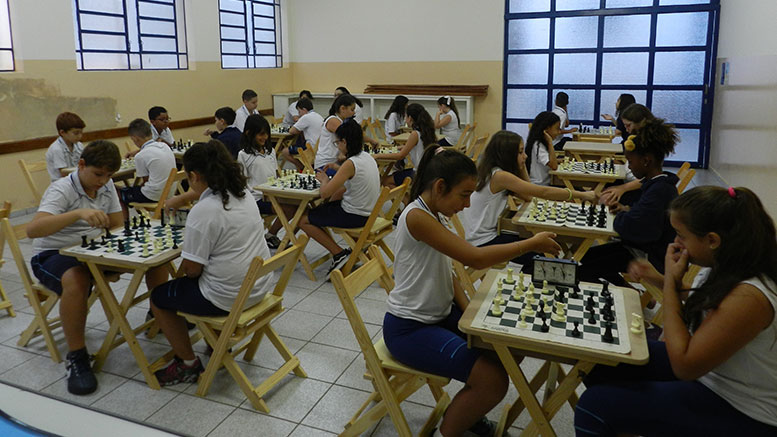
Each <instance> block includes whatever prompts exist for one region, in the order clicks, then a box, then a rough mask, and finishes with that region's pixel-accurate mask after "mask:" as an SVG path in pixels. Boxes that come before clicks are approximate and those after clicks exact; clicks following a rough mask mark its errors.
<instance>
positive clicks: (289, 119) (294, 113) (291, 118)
mask: <svg viewBox="0 0 777 437" xmlns="http://www.w3.org/2000/svg"><path fill="white" fill-rule="evenodd" d="M303 99H308V100H310V101H312V100H313V94H312V93H311V92H310V91H308V90H302V91H300V92H299V98H298V99H297V100H296V101H294V102H292V103H291V104H290V105H289V108H288V109H287V110H286V114H284V115H283V125H284V126H286V127H292V126H293V125H294V123H296V122H297V120H299V119H300V117H302V114H300V113H299V107H298V106H297V103H299V102H300V101H301V100H303Z"/></svg>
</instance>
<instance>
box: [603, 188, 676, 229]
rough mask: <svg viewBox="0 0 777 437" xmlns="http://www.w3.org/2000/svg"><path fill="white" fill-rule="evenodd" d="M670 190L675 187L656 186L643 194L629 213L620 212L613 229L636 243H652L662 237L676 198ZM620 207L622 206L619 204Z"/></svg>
mask: <svg viewBox="0 0 777 437" xmlns="http://www.w3.org/2000/svg"><path fill="white" fill-rule="evenodd" d="M668 190H675V188H674V186H670V185H663V186H654V188H653V189H649V190H648V191H646V192H644V193H642V196H641V197H640V198H639V201H638V202H637V203H635V204H634V205H632V206H631V208H629V209H628V211H622V212H619V213H618V215H616V216H615V220H614V221H613V228H614V229H615V232H617V233H618V234H619V235H620V236H621V237H622V238H623V239H626V240H629V241H632V242H634V243H650V242H653V241H656V240H658V238H659V237H661V232H662V231H663V229H662V224H663V223H664V219H665V217H666V210H667V207H668V205H669V202H670V201H671V199H673V198H674V197H675V196H676V194H677V191H676V190H675V193H674V194H675V196H672V193H670V192H668ZM618 205H620V204H618Z"/></svg>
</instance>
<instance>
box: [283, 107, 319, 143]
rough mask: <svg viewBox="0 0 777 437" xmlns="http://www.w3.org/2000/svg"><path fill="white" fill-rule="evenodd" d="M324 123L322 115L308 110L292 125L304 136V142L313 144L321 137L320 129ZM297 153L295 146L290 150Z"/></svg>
mask: <svg viewBox="0 0 777 437" xmlns="http://www.w3.org/2000/svg"><path fill="white" fill-rule="evenodd" d="M323 124H324V117H322V116H321V114H319V113H318V112H313V111H309V112H308V113H307V114H305V115H303V116H302V117H300V118H299V120H297V122H296V123H294V127H295V128H296V129H297V130H299V131H300V132H302V136H303V137H304V138H305V144H310V145H311V146H314V145H315V144H316V142H318V139H319V138H320V137H321V129H322V126H323ZM291 152H292V153H297V150H296V147H294V150H292V151H291Z"/></svg>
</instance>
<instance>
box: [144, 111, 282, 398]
mask: <svg viewBox="0 0 777 437" xmlns="http://www.w3.org/2000/svg"><path fill="white" fill-rule="evenodd" d="M260 117H261V116H260ZM183 167H184V169H185V170H186V176H187V177H188V179H189V186H190V187H191V190H193V191H194V192H196V193H198V194H199V195H200V198H199V201H198V202H197V204H196V205H194V207H193V208H192V210H191V212H189V215H188V217H187V218H186V234H185V236H184V239H183V246H182V251H181V257H182V258H183V261H182V262H181V266H180V267H179V269H180V270H181V271H182V272H183V273H184V275H185V276H183V277H180V278H176V279H173V280H172V281H169V282H167V283H164V284H162V285H160V286H158V287H156V288H154V289H153V291H152V292H151V311H153V313H154V317H156V321H157V323H158V324H159V327H160V328H161V330H162V332H163V333H164V334H165V337H167V340H168V341H169V342H170V345H171V346H172V348H173V351H174V352H175V358H174V359H173V361H172V362H171V363H170V364H169V365H168V366H167V367H165V368H164V369H161V370H158V371H157V372H156V377H157V379H158V380H159V384H160V385H162V386H168V385H173V384H178V383H181V382H196V381H197V378H198V377H199V375H200V373H202V372H203V370H204V368H203V366H202V363H201V362H200V359H199V358H198V357H197V356H196V355H195V354H194V350H193V349H192V345H191V341H190V339H189V335H188V329H187V327H186V319H184V318H183V317H181V316H179V315H178V314H177V313H178V311H182V312H185V313H190V314H196V315H200V316H225V315H227V314H228V313H229V310H230V308H231V307H232V304H233V303H234V300H235V298H236V297H237V293H238V290H240V286H241V284H242V283H243V279H244V278H245V275H246V271H247V270H248V267H249V266H250V265H251V261H253V259H254V258H255V257H257V256H261V257H262V258H263V259H268V258H269V257H270V249H269V248H268V247H267V244H266V243H265V241H264V238H263V235H264V226H263V225H262V220H261V217H260V215H259V208H258V207H257V205H256V202H255V201H254V198H253V197H252V196H250V195H249V193H248V190H247V187H246V177H245V176H244V175H243V172H242V169H241V166H240V164H238V163H237V162H235V160H233V159H232V157H231V156H230V155H229V152H228V151H227V149H226V147H224V145H223V144H221V143H220V142H219V141H216V140H211V141H209V142H207V143H197V144H195V145H193V146H192V147H191V148H190V149H189V150H187V151H186V153H184V155H183ZM249 224H250V225H249ZM273 278H274V275H273V274H269V275H266V276H263V277H262V278H260V279H259V280H257V281H256V284H255V285H254V288H253V290H252V291H251V294H250V296H249V297H248V300H247V301H246V308H248V307H250V306H252V305H255V304H256V303H258V302H259V301H260V300H262V298H263V297H264V295H265V294H266V293H267V291H268V290H269V289H270V287H271V286H272V284H273V282H274V279H273Z"/></svg>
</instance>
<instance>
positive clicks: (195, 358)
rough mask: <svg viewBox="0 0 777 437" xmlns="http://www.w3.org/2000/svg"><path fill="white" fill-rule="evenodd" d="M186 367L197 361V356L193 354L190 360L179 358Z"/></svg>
mask: <svg viewBox="0 0 777 437" xmlns="http://www.w3.org/2000/svg"><path fill="white" fill-rule="evenodd" d="M181 361H183V363H184V364H185V365H186V366H187V367H191V366H193V365H194V363H196V362H197V357H196V356H195V357H194V359H192V360H181Z"/></svg>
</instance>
